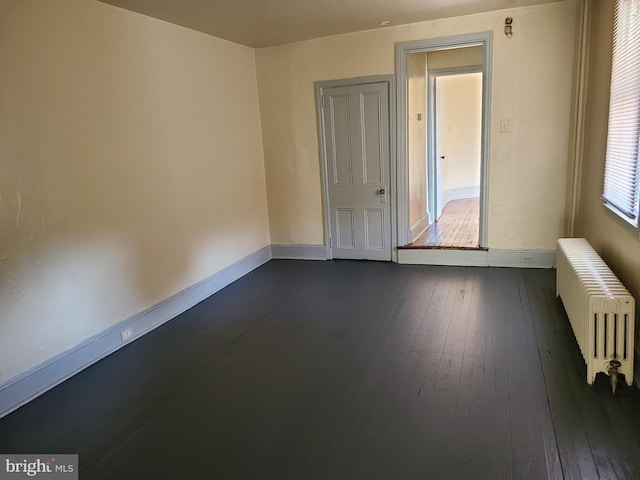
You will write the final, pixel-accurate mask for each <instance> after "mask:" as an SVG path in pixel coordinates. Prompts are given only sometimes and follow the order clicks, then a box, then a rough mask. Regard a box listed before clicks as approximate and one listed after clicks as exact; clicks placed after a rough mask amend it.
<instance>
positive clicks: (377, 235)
mask: <svg viewBox="0 0 640 480" xmlns="http://www.w3.org/2000/svg"><path fill="white" fill-rule="evenodd" d="M364 219H365V222H364V226H365V244H366V247H367V248H368V249H370V250H384V248H385V246H386V245H385V238H384V210H383V209H381V208H367V209H366V210H365V217H364Z"/></svg>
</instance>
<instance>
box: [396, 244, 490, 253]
mask: <svg viewBox="0 0 640 480" xmlns="http://www.w3.org/2000/svg"><path fill="white" fill-rule="evenodd" d="M398 250H472V251H483V252H486V251H487V250H489V249H488V248H487V247H464V246H463V247H457V246H453V245H413V244H411V243H410V244H409V245H404V246H402V247H398Z"/></svg>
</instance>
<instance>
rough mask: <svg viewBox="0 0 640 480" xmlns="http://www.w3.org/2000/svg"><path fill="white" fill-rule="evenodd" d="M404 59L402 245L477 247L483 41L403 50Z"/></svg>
mask: <svg viewBox="0 0 640 480" xmlns="http://www.w3.org/2000/svg"><path fill="white" fill-rule="evenodd" d="M407 65H408V69H407V73H408V82H407V113H408V118H407V120H408V125H407V127H408V128H407V144H408V145H407V156H408V163H409V165H408V166H409V194H410V199H409V200H410V203H409V213H410V226H411V228H410V238H409V242H408V244H406V246H405V247H408V248H454V249H482V248H481V245H482V243H481V241H482V239H481V233H480V231H481V225H482V224H483V223H484V219H483V218H482V217H481V216H482V214H483V209H482V208H481V190H482V151H483V144H482V133H483V47H482V46H481V45H473V46H469V47H458V48H449V49H444V50H434V51H426V52H415V53H409V54H408V58H407ZM421 112H425V115H424V117H423V115H422V113H421ZM423 119H424V120H425V121H421V120H423ZM484 187H485V188H486V185H485V186H484Z"/></svg>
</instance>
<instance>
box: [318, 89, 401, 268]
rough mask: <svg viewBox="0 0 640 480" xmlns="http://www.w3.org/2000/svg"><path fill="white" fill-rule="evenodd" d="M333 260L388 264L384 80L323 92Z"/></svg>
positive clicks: (387, 162)
mask: <svg viewBox="0 0 640 480" xmlns="http://www.w3.org/2000/svg"><path fill="white" fill-rule="evenodd" d="M322 113H323V115H322V117H323V126H324V135H323V136H324V147H325V148H324V151H325V155H326V158H325V159H324V161H325V162H326V167H327V168H326V171H327V183H328V189H327V190H328V205H329V224H330V230H331V232H330V237H331V253H332V257H333V258H350V259H366V260H387V261H388V260H391V215H390V212H391V209H390V207H389V199H390V195H389V184H390V182H389V138H390V137H389V91H388V84H387V83H386V82H380V83H370V84H363V85H353V86H348V87H335V88H326V89H323V95H322Z"/></svg>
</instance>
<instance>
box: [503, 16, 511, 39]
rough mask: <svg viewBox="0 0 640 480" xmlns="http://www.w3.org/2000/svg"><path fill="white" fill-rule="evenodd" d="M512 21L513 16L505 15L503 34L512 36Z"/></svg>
mask: <svg viewBox="0 0 640 480" xmlns="http://www.w3.org/2000/svg"><path fill="white" fill-rule="evenodd" d="M512 23H513V18H511V17H507V18H506V19H505V20H504V34H505V35H506V36H507V38H511V37H512V36H513V27H512V26H511V24H512Z"/></svg>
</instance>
